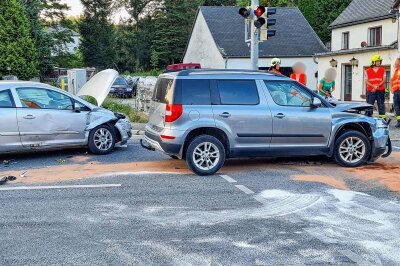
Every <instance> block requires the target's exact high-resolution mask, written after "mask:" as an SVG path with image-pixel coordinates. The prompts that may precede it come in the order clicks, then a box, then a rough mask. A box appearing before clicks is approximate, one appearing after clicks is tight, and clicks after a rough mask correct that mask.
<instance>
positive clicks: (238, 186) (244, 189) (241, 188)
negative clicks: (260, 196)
mask: <svg viewBox="0 0 400 266" xmlns="http://www.w3.org/2000/svg"><path fill="white" fill-rule="evenodd" d="M235 187H237V188H238V189H240V190H241V191H243V192H244V193H246V194H254V191H253V190H251V189H249V188H247V187H245V186H243V185H235Z"/></svg>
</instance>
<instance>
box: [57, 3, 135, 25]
mask: <svg viewBox="0 0 400 266" xmlns="http://www.w3.org/2000/svg"><path fill="white" fill-rule="evenodd" d="M60 2H61V3H65V4H67V5H68V6H69V7H70V10H68V11H67V12H66V15H67V16H68V17H69V16H74V17H75V16H79V15H80V14H82V10H83V6H82V4H81V1H80V0H61V1H60ZM121 17H122V18H127V17H129V16H128V13H127V12H126V11H125V10H121V11H119V12H116V14H115V15H114V19H113V20H114V22H115V23H117V22H118V21H119V20H120V18H121Z"/></svg>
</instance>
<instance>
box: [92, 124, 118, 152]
mask: <svg viewBox="0 0 400 266" xmlns="http://www.w3.org/2000/svg"><path fill="white" fill-rule="evenodd" d="M112 142H113V137H112V134H111V132H110V131H109V130H108V129H106V128H99V129H97V130H96V132H95V133H94V145H96V147H97V148H98V149H99V150H101V151H106V150H109V149H110V148H111V146H112Z"/></svg>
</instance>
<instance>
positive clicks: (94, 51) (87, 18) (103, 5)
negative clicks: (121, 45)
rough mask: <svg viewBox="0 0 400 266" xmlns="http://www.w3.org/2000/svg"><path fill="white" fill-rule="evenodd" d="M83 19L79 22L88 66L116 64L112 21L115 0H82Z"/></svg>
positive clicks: (83, 53) (82, 48) (104, 66)
mask: <svg viewBox="0 0 400 266" xmlns="http://www.w3.org/2000/svg"><path fill="white" fill-rule="evenodd" d="M81 2H82V5H83V7H84V15H83V19H82V21H81V22H80V24H79V30H80V33H81V40H82V42H81V51H82V56H83V61H84V63H85V64H86V66H92V67H98V68H99V69H104V68H110V67H111V68H112V67H113V66H114V59H115V52H114V38H115V32H114V26H113V25H112V24H111V22H110V16H111V14H112V9H111V7H112V6H113V0H81Z"/></svg>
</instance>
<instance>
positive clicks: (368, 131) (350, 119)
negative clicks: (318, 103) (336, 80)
mask: <svg viewBox="0 0 400 266" xmlns="http://www.w3.org/2000/svg"><path fill="white" fill-rule="evenodd" d="M331 104H332V105H333V106H334V108H333V109H332V110H333V112H332V123H333V127H332V131H333V132H332V133H333V134H337V133H338V132H340V131H341V130H349V129H356V130H359V131H362V132H364V133H365V135H366V136H368V138H369V140H370V142H371V149H372V152H371V156H370V158H369V161H370V162H372V161H375V160H377V159H378V158H380V157H383V158H385V157H388V156H389V155H390V154H391V152H392V143H391V141H390V136H389V124H388V123H387V121H385V120H383V119H381V118H376V117H373V113H374V106H372V105H370V104H366V103H355V102H340V101H338V102H335V103H331Z"/></svg>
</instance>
